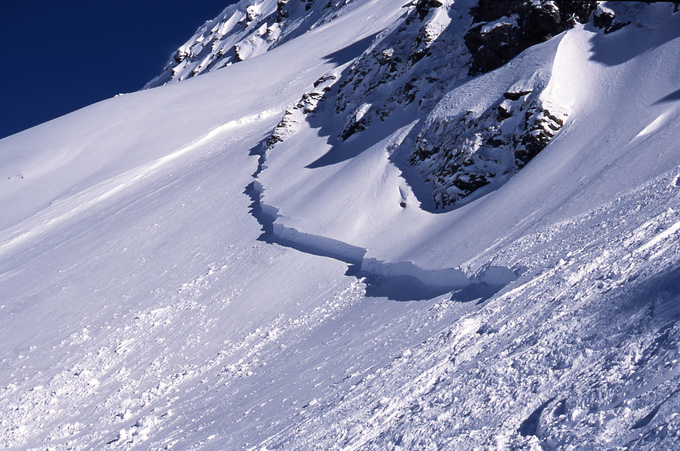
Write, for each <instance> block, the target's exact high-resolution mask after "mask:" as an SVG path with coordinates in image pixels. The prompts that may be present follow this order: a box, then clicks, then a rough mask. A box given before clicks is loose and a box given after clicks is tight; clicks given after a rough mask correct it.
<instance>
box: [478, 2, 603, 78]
mask: <svg viewBox="0 0 680 451" xmlns="http://www.w3.org/2000/svg"><path fill="white" fill-rule="evenodd" d="M596 6H597V4H596V2H595V1H559V0H556V1H518V0H480V1H479V4H478V5H477V7H476V8H474V9H473V10H472V15H473V17H474V20H475V23H476V25H474V26H473V27H472V28H471V29H470V31H469V32H468V33H467V35H466V36H465V44H466V45H467V47H468V49H469V50H470V53H471V55H472V63H471V65H470V73H471V74H476V73H483V72H488V71H490V70H493V69H496V68H498V67H500V66H501V65H503V64H504V63H506V62H507V61H509V60H511V59H512V58H514V57H515V56H517V55H518V54H519V53H520V52H522V51H523V50H524V49H526V48H528V47H530V46H532V45H535V44H538V43H541V42H544V41H547V40H548V39H550V38H551V37H553V36H555V35H557V34H559V33H561V32H563V31H565V30H567V29H569V28H571V27H573V26H574V24H575V23H577V22H580V23H585V22H586V21H587V20H588V18H589V17H590V14H591V13H592V12H593V11H594V10H595V8H596Z"/></svg>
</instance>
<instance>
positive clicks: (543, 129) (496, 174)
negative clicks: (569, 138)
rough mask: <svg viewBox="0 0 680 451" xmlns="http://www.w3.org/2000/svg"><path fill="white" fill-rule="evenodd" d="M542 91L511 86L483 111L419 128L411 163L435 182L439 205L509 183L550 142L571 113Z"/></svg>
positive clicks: (468, 113)
mask: <svg viewBox="0 0 680 451" xmlns="http://www.w3.org/2000/svg"><path fill="white" fill-rule="evenodd" d="M539 94H540V89H537V90H535V91H512V92H506V93H504V95H503V96H502V97H501V98H500V99H498V100H497V101H496V102H495V103H494V104H492V105H491V106H490V107H489V108H488V109H487V110H486V111H485V112H483V113H482V114H481V115H477V114H475V113H474V112H472V111H468V112H466V113H464V114H462V115H460V116H457V117H453V118H450V119H448V120H446V121H440V122H437V123H435V124H433V125H432V126H430V127H427V128H425V129H424V130H423V131H422V132H421V133H420V134H419V136H418V139H417V142H416V149H415V151H414V152H413V154H412V156H411V164H413V165H415V166H416V167H418V168H419V169H420V170H421V172H422V173H423V174H424V176H425V178H426V180H428V181H429V182H431V183H432V185H433V196H434V201H435V206H436V207H437V208H445V207H447V206H450V205H455V204H456V202H458V201H460V200H461V199H463V198H465V197H467V196H469V195H470V194H472V193H473V192H475V191H477V190H478V189H480V188H482V187H484V186H486V185H489V184H491V183H495V184H497V185H498V184H501V183H504V182H505V181H506V180H507V179H508V178H510V177H511V176H512V175H513V174H514V173H516V172H517V171H518V170H519V169H521V168H522V167H523V166H524V165H526V164H527V163H528V162H529V161H530V160H531V159H532V158H533V157H535V156H536V155H537V154H538V153H539V152H540V151H541V150H543V149H544V148H545V147H546V146H547V145H548V143H549V142H550V140H551V139H552V137H553V136H554V135H555V133H556V132H557V131H558V130H559V129H560V128H561V127H562V125H564V119H565V118H566V116H567V115H566V113H565V112H561V111H558V110H556V109H554V108H552V107H551V108H552V110H553V111H550V110H548V109H547V108H546V107H545V106H544V105H543V104H542V102H541V101H540V99H539Z"/></svg>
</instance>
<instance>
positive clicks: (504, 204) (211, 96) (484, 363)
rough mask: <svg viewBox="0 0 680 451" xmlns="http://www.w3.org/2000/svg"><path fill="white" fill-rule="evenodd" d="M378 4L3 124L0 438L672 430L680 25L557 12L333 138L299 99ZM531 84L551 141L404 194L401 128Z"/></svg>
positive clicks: (369, 21) (91, 441)
mask: <svg viewBox="0 0 680 451" xmlns="http://www.w3.org/2000/svg"><path fill="white" fill-rule="evenodd" d="M249 5H250V4H249V3H240V4H238V5H236V6H233V7H229V8H228V9H227V10H225V12H224V13H223V14H222V15H221V16H220V17H219V18H218V19H216V20H215V21H213V22H209V23H207V24H206V26H205V27H204V28H205V30H213V29H216V28H215V27H218V28H219V26H221V27H225V26H226V25H224V24H223V25H219V26H218V24H219V23H222V22H223V19H225V18H227V17H232V16H234V15H235V14H238V12H239V11H240V12H242V13H243V14H244V15H245V13H246V7H247V6H249ZM253 5H256V6H257V8H258V11H253V10H252V8H251V11H250V12H251V13H252V14H254V13H255V12H258V13H259V14H261V15H266V14H269V13H271V11H273V6H272V5H271V2H264V3H257V4H256V3H253ZM404 6H407V4H406V3H404V2H402V1H396V0H371V1H369V0H354V1H353V2H349V4H348V5H347V7H346V8H340V9H338V10H334V11H333V14H332V15H328V16H324V19H323V21H321V22H318V23H317V22H315V23H317V25H315V26H314V27H313V29H312V30H311V31H307V32H304V33H302V32H300V30H301V29H302V28H298V29H296V30H298V31H296V32H295V33H293V34H290V35H289V38H288V39H287V40H285V41H281V42H280V43H279V44H277V45H276V46H274V47H273V48H268V50H267V51H266V52H265V51H262V52H260V53H258V54H257V55H255V54H252V55H251V57H250V58H248V59H246V60H245V61H241V62H239V63H238V64H233V65H231V66H229V67H228V68H224V69H222V70H219V71H212V72H210V73H207V74H204V75H201V76H200V77H196V78H192V79H191V80H185V81H183V82H181V83H171V84H168V85H166V86H163V87H159V88H154V89H149V90H145V91H140V92H137V93H133V94H128V95H124V96H117V97H115V98H113V99H110V100H107V101H104V102H101V103H98V104H95V105H92V106H90V107H87V108H85V109H83V110H80V111H77V112H74V113H72V114H69V115H67V116H64V117H62V118H59V119H56V120H54V121H51V122H49V123H46V124H43V125H41V126H38V127H35V128H33V129H30V130H27V131H25V132H22V133H19V134H17V135H14V136H11V137H8V138H5V139H3V140H1V141H0V211H3V212H4V213H5V214H3V215H2V217H0V343H2V346H1V347H0V412H1V415H0V446H1V447H3V448H9V449H36V448H43V449H44V448H47V449H107V448H109V449H117V448H124V449H159V448H164V447H167V448H177V449H243V448H246V449H247V448H252V449H310V448H327V449H338V448H346V449H441V448H448V449H474V448H475V447H477V448H481V449H489V448H493V447H498V448H500V449H508V448H512V447H520V448H529V449H531V448H532V447H533V448H534V449H540V448H541V447H544V448H559V449H561V448H565V449H566V448H568V447H569V446H572V447H576V448H579V447H583V446H592V447H594V448H612V447H621V448H623V447H626V446H628V447H631V448H638V449H654V448H658V447H659V446H662V447H670V448H672V447H673V445H674V444H677V441H678V440H679V439H680V421H679V419H678V417H677V413H676V412H677V407H678V405H680V398H678V390H677V386H678V385H677V384H678V381H679V380H680V379H679V378H680V365H679V364H678V359H677V351H678V343H679V342H680V341H679V340H680V324H679V323H678V322H677V318H678V315H679V314H680V308H679V307H678V299H680V297H679V293H680V287H679V286H678V259H679V258H680V247H679V245H678V240H677V237H678V234H679V233H680V213H679V212H680V192H678V183H677V181H678V178H679V177H680V152H678V148H677V145H676V143H677V142H678V140H679V139H680V126H678V124H679V123H680V122H679V121H678V116H680V97H679V96H678V95H677V92H678V82H677V74H678V72H679V71H680V62H679V61H678V59H677V55H678V52H680V23H678V22H679V21H680V14H672V13H671V9H670V7H669V6H668V5H662V4H655V5H646V6H645V7H644V8H641V9H640V10H639V11H637V12H636V16H635V17H636V20H638V23H639V24H640V25H639V26H628V27H624V28H623V29H621V30H618V31H616V32H614V33H611V34H607V35H605V34H603V32H602V31H601V30H597V29H595V28H594V27H592V25H585V26H578V27H576V28H574V29H573V30H570V31H568V32H566V33H564V34H562V35H560V36H558V37H556V38H554V39H552V40H550V41H548V42H546V43H544V44H541V45H538V46H535V47H532V48H530V49H528V50H527V51H526V52H525V53H523V54H522V55H521V56H520V57H518V58H517V59H515V60H513V61H512V62H510V63H509V64H507V65H505V66H504V67H502V68H500V69H498V70H497V71H494V72H492V73H489V74H485V75H482V76H479V77H474V78H465V79H461V80H458V81H456V82H452V83H451V86H450V87H449V88H448V89H449V91H448V94H446V95H444V96H443V97H442V99H441V100H440V101H439V102H438V105H437V106H436V107H434V108H433V109H432V111H431V113H430V114H429V116H428V117H422V114H421V113H420V112H419V110H418V108H417V106H410V107H407V108H404V109H403V111H398V112H396V113H394V114H393V115H392V116H391V117H390V118H389V119H387V120H385V121H384V122H374V123H372V124H371V125H370V126H369V127H368V128H367V129H366V130H364V131H362V132H358V133H355V134H353V135H352V136H350V137H349V138H348V139H347V140H344V141H341V140H340V139H338V138H335V136H337V132H339V131H340V130H341V129H342V128H343V126H344V125H345V124H344V123H339V120H338V119H337V118H335V117H334V113H333V105H329V104H328V102H324V101H319V102H317V101H316V100H309V99H310V98H311V99H314V97H313V96H312V97H309V96H308V97H307V98H306V102H307V103H304V102H303V105H304V106H303V109H304V108H308V109H309V110H310V111H312V110H313V113H309V114H308V113H304V114H303V113H302V112H301V109H300V108H298V109H297V110H296V109H295V106H296V105H298V104H299V102H300V100H301V99H305V98H304V97H303V95H304V94H308V95H309V94H310V93H314V92H315V91H314V89H315V88H318V89H321V90H323V89H324V88H325V87H330V89H331V90H333V89H339V88H337V85H338V83H336V81H335V79H334V78H324V80H325V81H324V82H322V83H318V84H317V85H316V86H315V82H316V81H319V80H320V79H322V77H324V76H326V75H329V74H332V75H335V76H339V77H340V80H342V76H343V74H346V71H347V70H349V69H348V68H349V67H350V65H351V64H352V62H353V61H354V60H355V59H356V58H359V57H361V56H362V54H368V53H364V52H365V51H367V50H368V49H369V48H371V46H372V45H373V44H374V43H373V40H375V39H378V40H379V39H386V38H387V37H388V35H389V33H385V32H383V31H384V30H387V31H389V32H391V31H393V30H396V29H398V26H399V24H400V23H401V21H403V20H404V10H405V9H406V8H404ZM268 11H269V13H268ZM631 14H632V13H631ZM431 19H432V20H433V23H435V25H436V24H437V23H440V22H441V24H443V25H442V28H441V29H439V28H437V30H436V31H437V33H439V32H442V30H444V28H445V26H446V24H448V23H449V22H448V21H449V17H445V16H443V15H442V13H441V11H440V12H437V13H436V14H434V15H432V17H431ZM461 20H462V19H461ZM225 23H228V22H225ZM451 23H459V22H456V21H455V20H452V22H451ZM461 23H462V22H461ZM381 32H383V33H381ZM223 33H226V31H224V30H223ZM186 50H187V51H188V49H186ZM394 83H397V81H395V82H394ZM536 86H539V87H540V90H542V92H541V94H540V95H541V100H542V101H543V102H544V104H546V105H550V106H551V107H554V108H556V109H558V110H560V111H564V112H565V113H566V114H567V117H568V119H567V121H566V124H565V126H564V128H563V129H562V130H561V131H560V132H559V134H558V135H556V137H555V139H554V140H553V141H551V143H550V144H549V145H548V147H546V149H545V150H544V151H542V152H541V153H540V154H539V155H538V156H537V157H536V158H534V159H533V160H531V162H530V163H529V164H528V165H527V166H525V167H524V168H522V169H521V170H520V171H519V172H518V173H517V174H516V175H514V176H513V177H511V178H509V180H508V181H507V182H506V183H504V184H499V185H498V186H495V187H494V189H493V190H489V191H487V192H485V193H484V194H483V195H480V196H479V197H477V198H476V199H474V200H472V201H470V202H468V203H466V204H464V205H462V206H460V207H459V208H456V209H452V210H449V211H444V212H433V211H431V210H428V209H427V208H426V206H424V205H422V204H421V202H420V201H419V198H418V197H417V196H416V194H415V193H414V190H415V189H416V188H414V186H412V185H411V183H410V181H411V180H413V179H412V178H411V175H410V174H406V173H405V172H404V171H406V170H407V169H406V168H405V166H404V165H403V161H404V155H403V151H404V148H405V147H406V146H407V145H409V144H412V142H413V139H414V138H413V136H412V134H411V132H412V131H413V130H416V128H417V127H422V126H424V125H427V124H433V123H435V122H436V121H440V120H444V119H446V118H447V117H453V116H455V115H456V114H457V112H459V111H463V110H479V112H480V113H481V112H482V111H484V110H486V109H487V107H488V105H489V104H493V102H495V101H496V100H495V99H497V98H498V97H502V94H503V93H504V92H506V91H508V90H517V91H522V90H524V89H525V88H526V87H532V88H533V87H536ZM359 94H360V93H359ZM359 94H358V97H357V99H351V101H356V102H355V103H356V105H355V106H356V107H357V108H358V110H357V111H359V112H360V113H361V115H362V116H364V115H369V114H370V111H371V109H370V106H371V105H372V103H371V102H372V100H371V99H365V98H360V96H359ZM361 105H364V107H362V106H361ZM286 111H289V112H292V113H291V114H288V115H287V116H286V115H285V114H286V113H285V112H286ZM310 114H313V115H316V116H313V115H311V116H310ZM286 117H288V121H287V122H285V123H283V121H282V118H286ZM356 119H357V120H360V119H361V117H358V118H356ZM281 123H283V128H282V129H281V130H280V131H281V133H282V134H281V137H282V138H283V139H282V141H281V142H278V143H276V144H275V145H273V146H268V144H267V141H268V138H269V137H270V136H271V133H272V131H273V130H275V129H276V128H277V124H281ZM333 130H335V132H332V131H333Z"/></svg>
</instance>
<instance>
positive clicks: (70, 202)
mask: <svg viewBox="0 0 680 451" xmlns="http://www.w3.org/2000/svg"><path fill="white" fill-rule="evenodd" d="M280 114H281V110H278V109H270V110H265V111H261V112H259V113H256V114H251V115H248V116H244V117H242V118H240V119H237V120H233V121H229V122H227V123H225V124H223V125H220V126H218V127H215V128H214V129H212V130H210V131H209V132H208V133H206V134H205V135H204V136H202V137H201V138H199V139H197V140H196V141H194V142H192V143H191V144H187V145H185V146H184V147H181V148H180V149H178V150H176V151H174V152H172V153H170V154H168V155H166V156H164V157H161V158H158V159H157V160H154V161H151V162H149V163H146V164H144V165H142V166H139V167H137V168H135V169H132V170H130V171H127V172H125V173H123V174H121V175H119V176H117V177H115V178H113V179H110V180H107V181H105V182H102V183H100V184H98V185H95V186H94V187H92V188H90V189H87V190H85V191H84V192H81V193H78V194H77V195H75V196H72V197H70V198H68V199H66V200H64V201H62V202H59V203H58V204H56V205H52V206H51V207H49V208H48V209H46V210H45V211H43V212H41V213H42V214H40V213H39V216H42V217H43V219H42V220H40V219H39V218H31V219H29V220H28V222H29V223H28V224H26V223H24V224H20V225H19V226H17V227H16V228H14V229H13V233H14V236H12V237H10V238H8V239H6V240H4V241H2V242H0V253H1V252H4V251H7V250H9V249H11V248H12V247H13V246H15V245H17V244H19V243H21V242H23V241H25V240H27V239H29V238H31V237H33V236H37V235H40V234H42V233H44V232H45V231H47V230H49V229H50V228H52V227H54V226H57V225H59V224H61V223H63V222H64V221H66V220H68V219H70V218H73V217H74V216H76V215H78V214H80V213H82V212H84V211H87V210H88V209H90V208H92V207H94V206H95V205H97V204H99V203H101V202H103V201H105V200H107V199H109V198H111V197H113V196H114V195H116V194H118V193H120V192H122V191H123V190H125V189H126V188H128V187H130V186H133V185H134V184H135V183H137V182H138V181H139V180H142V179H144V178H146V177H148V176H150V175H152V174H153V173H154V172H156V171H157V170H158V169H160V168H161V167H163V166H165V165H167V164H168V163H170V162H172V161H174V160H177V159H178V158H180V157H182V156H184V155H186V154H189V153H190V152H192V151H194V150H196V149H198V148H199V147H201V146H203V145H204V144H206V143H208V142H210V141H211V140H213V139H215V138H216V137H217V136H219V135H220V134H222V133H224V132H226V131H228V130H232V129H234V128H238V127H241V126H243V125H247V124H250V123H252V122H256V121H258V120H262V119H268V118H271V117H274V116H277V115H280ZM64 210H66V211H65V212H63V213H59V212H60V211H64ZM54 213H56V214H55V215H54V216H52V217H50V215H51V214H54ZM36 221H39V223H38V224H35V222H36ZM10 233H12V231H10Z"/></svg>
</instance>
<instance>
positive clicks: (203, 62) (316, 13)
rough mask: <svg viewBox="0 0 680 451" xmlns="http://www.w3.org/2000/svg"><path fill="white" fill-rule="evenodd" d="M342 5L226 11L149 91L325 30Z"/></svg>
mask: <svg viewBox="0 0 680 451" xmlns="http://www.w3.org/2000/svg"><path fill="white" fill-rule="evenodd" d="M348 3H350V2H349V1H345V0H330V1H328V0H263V1H260V2H257V3H256V2H252V4H250V5H248V4H244V3H238V4H235V5H231V6H229V7H227V8H226V9H225V10H224V11H223V12H222V13H221V14H220V15H219V16H218V17H216V18H215V19H213V20H211V21H208V22H206V23H205V25H203V26H202V27H200V28H199V29H198V30H197V31H196V33H195V34H194V36H193V37H192V38H191V39H190V40H189V41H187V42H186V43H185V44H184V45H183V46H182V47H180V48H179V49H178V50H177V51H176V52H175V53H174V54H173V56H172V58H171V59H170V60H169V61H168V63H167V64H166V66H165V68H164V69H163V73H161V74H160V75H159V76H158V77H156V78H155V79H154V80H151V81H150V82H149V83H148V84H147V85H146V87H147V88H152V87H155V86H161V85H164V84H166V83H172V82H177V81H181V80H185V79H187V78H191V77H193V76H196V75H200V74H203V73H207V72H210V71H213V70H217V69H221V68H223V67H226V66H229V65H231V64H234V63H238V62H240V61H244V60H246V59H249V58H253V57H255V56H258V55H261V54H262V53H264V52H266V51H268V50H269V49H271V48H273V47H275V46H276V45H279V44H281V43H283V42H285V41H286V40H287V39H289V38H290V37H291V36H294V35H295V34H296V33H301V32H303V31H307V30H309V29H310V28H313V27H315V26H318V25H320V24H323V23H324V21H326V20H328V19H329V18H330V17H332V16H333V15H334V14H336V13H337V11H338V10H339V9H341V8H343V7H344V6H345V5H346V4H348Z"/></svg>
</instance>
